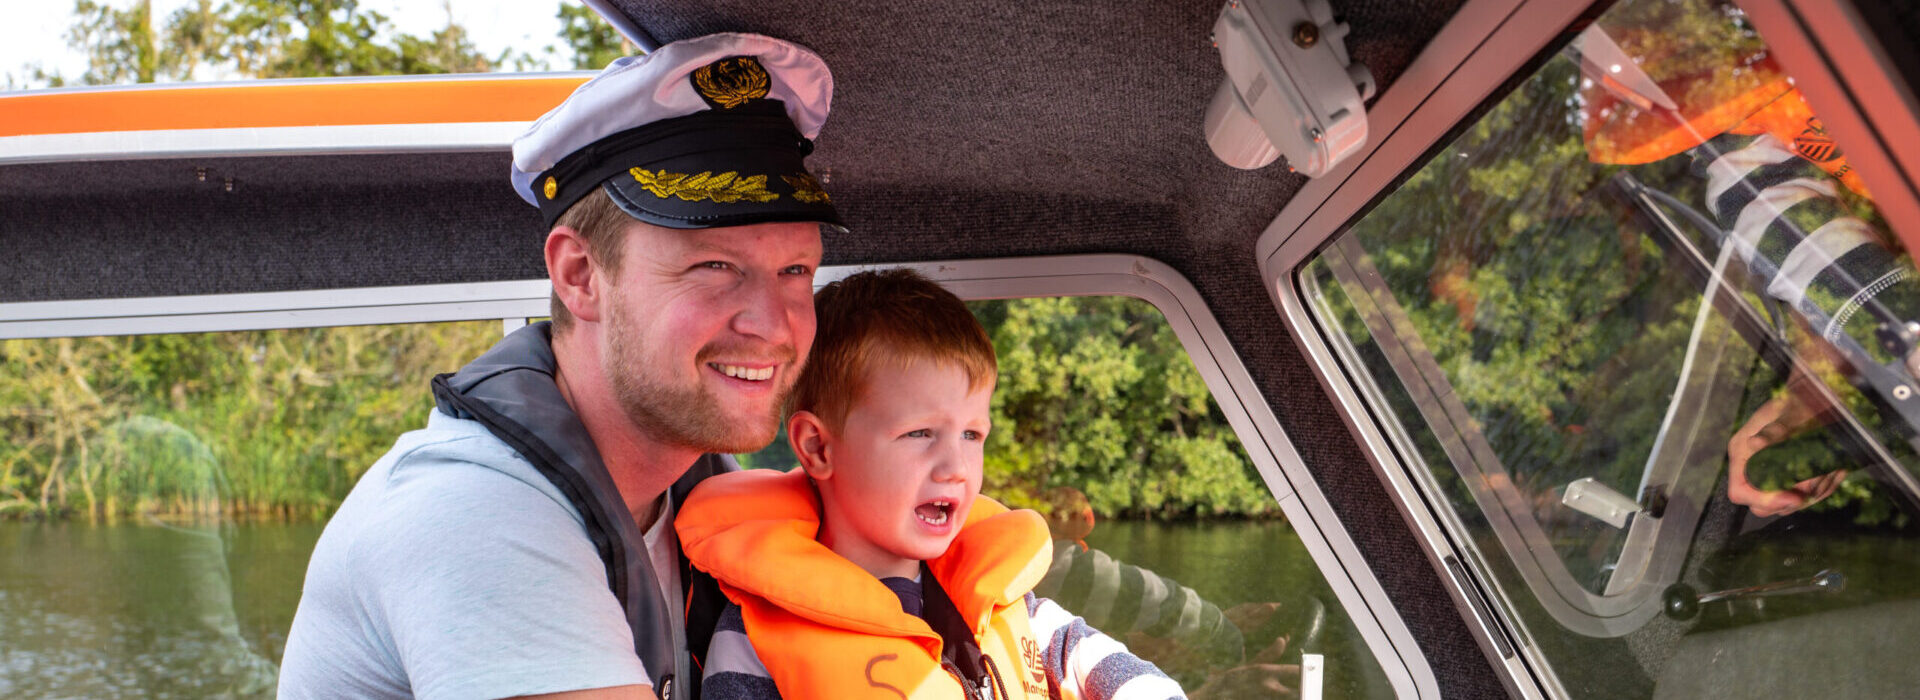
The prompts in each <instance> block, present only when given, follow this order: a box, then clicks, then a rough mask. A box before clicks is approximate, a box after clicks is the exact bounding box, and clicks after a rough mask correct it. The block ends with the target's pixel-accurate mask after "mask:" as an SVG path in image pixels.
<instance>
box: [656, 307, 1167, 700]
mask: <svg viewBox="0 0 1920 700" xmlns="http://www.w3.org/2000/svg"><path fill="white" fill-rule="evenodd" d="M814 307H815V310H816V314H817V316H818V319H819V331H818V334H817V335H816V339H815V341H814V346H813V352H812V357H811V359H810V360H809V361H808V363H807V366H806V368H805V369H804V370H802V372H801V375H800V379H799V381H798V383H797V384H796V385H795V387H794V396H793V403H792V408H793V412H792V415H791V416H790V417H789V418H788V419H787V439H788V440H789V441H790V443H791V444H792V446H793V451H794V454H795V455H797V456H798V457H799V460H800V466H801V468H800V469H796V470H794V471H792V472H788V473H784V474H783V473H780V472H774V471H747V472H739V473H733V474H725V475H721V476H718V477H713V478H710V479H708V480H707V481H706V482H704V483H702V484H701V485H700V487H699V488H697V489H695V490H694V491H693V493H692V495H691V496H689V497H688V499H687V502H686V503H685V505H684V506H683V507H682V510H681V512H680V515H679V517H678V518H677V519H676V521H675V527H676V528H677V530H678V533H679V536H680V542H681V547H682V550H683V551H684V552H685V553H686V556H687V558H688V560H689V561H691V562H692V563H693V565H694V566H696V567H699V568H700V569H702V570H704V571H707V572H708V573H711V574H712V575H713V576H714V578H715V579H717V580H718V581H719V582H720V586H721V589H722V590H723V591H725V592H726V594H727V597H728V598H729V599H730V600H731V601H733V604H732V605H729V606H728V608H727V610H726V611H725V612H724V613H722V615H721V618H720V624H719V628H718V629H717V630H716V631H715V633H714V636H713V641H712V644H711V646H710V647H709V651H708V654H707V657H706V662H705V666H704V676H705V680H704V681H703V689H702V693H703V695H704V696H705V697H706V698H708V699H710V700H711V699H714V698H721V699H732V698H777V697H782V696H784V697H789V698H887V699H894V698H913V699H916V700H918V699H919V698H962V697H964V698H1021V697H1032V698H1048V697H1068V698H1074V697H1078V698H1098V699H1103V700H1104V699H1106V698H1153V699H1154V700H1162V699H1164V698H1180V697H1184V695H1183V694H1182V693H1181V691H1180V688H1179V686H1178V685H1176V684H1175V683H1174V682H1173V680H1172V679H1170V678H1168V677H1167V676H1166V675H1165V674H1162V673H1160V671H1159V669H1157V668H1155V667H1154V666H1153V665H1152V664H1149V663H1147V662H1145V661H1142V660H1140V659H1139V658H1136V657H1134V656H1132V655H1130V654H1128V653H1127V651H1126V648H1125V647H1124V646H1122V645H1121V644H1120V643H1119V642H1117V641H1114V640H1113V639H1110V638H1108V637H1106V636H1105V635H1102V634H1100V633H1098V632H1095V631H1094V630H1092V629H1091V628H1089V627H1087V626H1086V624H1085V623H1084V622H1081V621H1080V619H1079V618H1076V617H1073V616H1072V615H1070V614H1068V613H1067V612H1066V611H1064V610H1062V609H1061V608H1060V607H1059V606H1058V605H1055V604H1054V603H1052V602H1051V601H1047V600H1042V599H1039V598H1036V597H1034V596H1033V594H1032V593H1030V591H1031V589H1032V588H1033V587H1034V585H1035V584H1037V583H1038V582H1039V581H1040V579H1041V577H1042V576H1044V575H1045V574H1046V572H1047V566H1048V564H1049V563H1050V562H1051V560H1052V546H1051V543H1050V540H1049V537H1048V534H1047V527H1046V522H1045V520H1043V519H1042V518H1041V517H1040V515H1039V514H1038V513H1035V512H1033V511H1030V510H1019V511H1010V510H1008V509H1007V508H1006V507H1005V506H1002V505H1000V504H999V503H995V502H994V501H992V500H991V499H985V498H978V496H979V493H980V479H981V470H982V464H981V461H982V455H983V451H982V448H983V446H984V444H985V442H986V437H987V431H988V430H989V428H990V427H991V426H990V425H989V423H990V418H989V406H990V404H991V401H992V397H993V385H994V380H995V378H996V376H997V374H998V368H997V363H996V362H995V360H994V355H993V345H992V343H991V342H990V341H989V340H988V339H987V335H986V332H985V331H984V330H983V329H982V328H981V327H980V323H979V321H978V320H976V319H975V318H974V317H973V314H972V313H971V312H969V311H968V310H967V307H966V305H965V304H963V303H961V301H960V299H959V298H958V297H955V296H954V295H953V294H952V293H950V292H948V291H946V290H945V289H943V288H941V287H940V286H939V285H937V284H934V283H933V282H932V281H930V280H928V279H926V278H925V277H922V276H920V275H919V274H918V273H915V272H913V271H911V270H906V269H895V270H887V271H882V272H864V273H860V274H856V275H853V276H851V277H848V278H847V279H845V280H842V281H839V282H835V283H833V284H829V285H827V287H826V288H825V289H822V290H820V293H819V294H818V295H816V296H815V298H814Z"/></svg>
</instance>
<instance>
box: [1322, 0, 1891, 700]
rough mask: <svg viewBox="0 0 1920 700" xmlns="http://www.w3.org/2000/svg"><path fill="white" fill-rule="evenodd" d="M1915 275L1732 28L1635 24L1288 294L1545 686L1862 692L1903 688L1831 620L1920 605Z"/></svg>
mask: <svg viewBox="0 0 1920 700" xmlns="http://www.w3.org/2000/svg"><path fill="white" fill-rule="evenodd" d="M1913 273H1914V269H1913V264H1912V261H1911V260H1910V259H1909V257H1908V256H1907V254H1906V252H1905V250H1904V248H1903V247H1902V246H1901V245H1900V244H1899V242H1898V241H1897V240H1896V239H1895V238H1894V237H1893V236H1892V235H1891V234H1890V233H1889V231H1888V230H1887V228H1886V226H1885V223H1884V221H1883V220H1882V219H1881V217H1880V215H1879V214H1878V212H1877V211H1876V210H1875V209H1874V207H1873V203H1872V200H1871V198H1870V196H1869V194H1868V192H1867V189H1866V188H1865V186H1864V185H1863V183H1861V182H1860V181H1859V178H1858V176H1857V174H1856V173H1854V172H1852V170H1851V168H1850V167H1848V165H1847V163H1846V156H1845V154H1844V153H1842V152H1840V151H1839V150H1838V148H1837V147H1836V146H1835V145H1834V143H1833V141H1832V139H1831V138H1830V137H1829V136H1828V135H1827V133H1826V131H1825V130H1824V128H1823V126H1822V124H1821V122H1820V120H1819V119H1818V118H1817V117H1816V116H1815V115H1814V114H1813V112H1812V111H1811V109H1810V108H1808V106H1807V104H1806V102H1805V101H1804V100H1803V99H1801V97H1800V94H1799V92H1798V90H1797V89H1796V88H1795V87H1794V85H1793V83H1792V81H1791V80H1789V79H1788V78H1787V76H1786V75H1785V74H1784V73H1783V72H1782V71H1781V70H1780V69H1779V67H1778V65H1777V64H1776V63H1775V61H1774V60H1773V58H1772V57H1771V56H1770V55H1769V53H1768V50H1767V47H1766V44H1765V42H1764V41H1763V40H1762V39H1761V37H1759V35H1758V34H1757V33H1756V32H1755V31H1754V30H1753V28H1752V27H1751V26H1750V25H1749V24H1748V22H1747V20H1746V18H1745V17H1744V16H1743V15H1742V13H1741V12H1740V11H1739V10H1738V9H1737V8H1736V7H1734V6H1733V5H1732V4H1730V3H1726V2H1717V1H1714V0H1682V1H1679V2H1670V1H1667V0H1628V1H1626V2H1621V3H1619V4H1617V5H1615V6H1614V7H1612V8H1611V9H1609V10H1608V11H1607V12H1606V13H1605V14H1604V15H1602V16H1601V17H1600V18H1599V20H1598V21H1597V22H1596V23H1595V25H1594V26H1593V27H1592V28H1590V29H1588V30H1586V31H1585V32H1583V33H1582V34H1580V35H1579V36H1578V37H1577V38H1575V39H1574V40H1573V42H1572V44H1571V45H1570V46H1568V47H1567V48H1566V50H1564V51H1563V52H1561V53H1560V54H1558V55H1556V56H1555V57H1553V58H1552V59H1551V60H1549V61H1547V62H1546V63H1545V64H1544V65H1542V66H1541V67H1540V68H1539V70H1538V72H1537V73H1536V74H1535V75H1534V76H1532V78H1530V79H1529V80H1527V81H1526V82H1524V83H1522V84H1521V85H1520V86H1519V87H1518V88H1516V89H1515V90H1514V91H1513V93H1512V94H1510V95H1508V96H1507V97H1505V98H1504V99H1502V100H1501V101H1500V102H1498V103H1496V104H1494V105H1493V106H1492V107H1491V109H1490V110H1489V111H1487V112H1486V113H1485V114H1484V115H1483V116H1482V117H1480V118H1479V120H1478V121H1477V122H1475V123H1474V124H1472V125H1471V126H1470V127H1468V128H1467V129H1466V130H1465V131H1464V132H1463V133H1461V134H1460V135H1459V136H1458V137H1456V138H1455V139H1454V141H1453V142H1452V143H1450V144H1448V145H1447V146H1446V147H1444V148H1442V149H1440V150H1439V151H1438V152H1437V153H1436V154H1435V155H1434V156H1433V157H1432V160H1430V161H1428V162H1427V163H1426V164H1425V165H1424V166H1423V167H1422V168H1421V169H1420V170H1419V171H1417V172H1416V173H1415V174H1414V175H1413V176H1412V177H1410V178H1409V179H1408V180H1407V181H1406V182H1405V183H1403V184H1401V185H1400V186H1399V188H1398V189H1397V190H1396V191H1394V192H1393V193H1392V194H1391V195H1389V196H1387V197H1386V198H1384V199H1383V200H1381V202H1380V203H1379V204H1378V205H1377V206H1376V207H1375V208H1374V209H1373V210H1372V211H1371V212H1369V213H1367V214H1366V215H1364V216H1363V217H1362V218H1361V219H1360V220H1358V221H1357V222H1355V224H1354V225H1353V227H1352V228H1351V229H1350V230H1349V231H1347V232H1346V233H1344V234H1342V235H1341V236H1340V237H1338V238H1337V239H1335V241H1333V242H1332V243H1331V244H1330V245H1329V246H1328V247H1327V248H1326V249H1324V250H1323V251H1322V252H1321V253H1320V254H1319V255H1318V256H1317V257H1316V258H1314V259H1313V260H1311V261H1310V262H1309V263H1308V264H1307V265H1306V266H1305V267H1303V268H1302V270H1301V271H1300V276H1299V282H1300V284H1301V286H1302V289H1304V290H1306V293H1307V295H1308V297H1309V301H1310V303H1311V304H1312V306H1313V308H1314V311H1315V313H1316V315H1317V317H1318V318H1319V319H1320V321H1321V322H1322V324H1323V327H1324V330H1325V333H1326V336H1327V338H1328V339H1329V341H1330V342H1331V343H1332V344H1333V345H1334V347H1335V351H1336V353H1337V354H1339V355H1340V356H1341V358H1342V361H1343V362H1344V363H1347V364H1348V365H1349V366H1350V367H1351V368H1352V369H1353V370H1354V372H1353V374H1352V376H1354V377H1355V378H1356V379H1357V380H1359V381H1360V382H1361V384H1362V386H1361V389H1362V392H1363V394H1364V395H1365V396H1366V397H1367V399H1368V400H1369V401H1370V402H1372V403H1374V404H1375V416H1377V417H1378V418H1379V420H1381V421H1382V424H1383V427H1384V428H1385V430H1386V432H1387V434H1388V435H1389V437H1390V439H1392V440H1394V441H1395V442H1396V443H1398V449H1399V452H1400V453H1401V456H1402V457H1403V458H1404V459H1406V460H1407V461H1408V462H1410V463H1411V464H1412V466H1413V467H1414V468H1415V473H1416V476H1417V477H1419V478H1420V479H1421V481H1422V484H1423V486H1424V487H1425V488H1427V489H1428V490H1429V491H1430V493H1431V496H1432V501H1431V502H1432V503H1434V504H1435V505H1436V506H1438V507H1440V509H1441V510H1442V512H1441V513H1440V515H1441V516H1442V518H1443V520H1445V521H1447V522H1448V523H1449V524H1450V526H1451V527H1454V528H1456V529H1458V530H1461V531H1463V532H1464V533H1465V534H1466V535H1467V536H1466V537H1465V538H1464V542H1465V545H1466V546H1467V547H1468V549H1469V550H1471V551H1472V552H1473V554H1474V557H1473V558H1474V559H1475V562H1474V563H1475V564H1476V566H1478V567H1479V568H1480V569H1481V570H1482V572H1483V574H1484V575H1485V577H1486V578H1488V579H1489V580H1490V581H1491V582H1492V583H1493V585H1494V586H1495V588H1496V589H1497V592H1498V593H1499V594H1500V598H1501V602H1502V603H1503V605H1504V609H1506V610H1507V611H1509V612H1510V613H1512V614H1513V615H1516V616H1517V618H1518V619H1517V620H1516V622H1517V623H1518V626H1519V629H1520V632H1521V633H1522V635H1523V636H1524V637H1526V638H1527V639H1528V641H1529V643H1530V645H1531V646H1533V647H1534V648H1535V651H1536V653H1538V654H1541V655H1543V656H1544V660H1545V662H1546V663H1547V664H1548V665H1549V666H1550V668H1549V669H1548V673H1549V675H1550V676H1552V677H1553V680H1552V682H1556V683H1559V684H1562V685H1563V686H1564V689H1565V690H1567V691H1569V692H1570V693H1571V694H1573V695H1576V696H1591V697H1613V696H1618V695H1629V696H1644V695H1650V694H1655V693H1658V694H1663V695H1664V694H1668V693H1674V694H1676V695H1679V696H1694V695H1700V694H1708V695H1722V696H1728V697H1736V696H1737V697H1748V696H1754V695H1758V694H1760V693H1761V692H1762V691H1767V692H1769V693H1779V692H1785V691H1787V690H1788V688H1787V687H1783V686H1781V685H1779V683H1780V681H1779V679H1778V677H1777V674H1774V675H1769V674H1766V673H1761V671H1762V670H1764V669H1772V668H1776V667H1779V666H1781V665H1784V664H1790V663H1796V661H1795V660H1796V659H1798V660H1802V661H1803V660H1804V659H1805V658H1808V657H1807V656H1806V655H1808V654H1819V655H1821V657H1820V658H1823V659H1832V660H1833V663H1831V664H1824V665H1823V664H1811V665H1813V666H1821V668H1818V669H1816V670H1813V671H1810V672H1808V673H1805V674H1799V676H1797V678H1796V679H1795V680H1793V681H1791V682H1790V683H1789V685H1790V686H1791V685H1792V683H1807V684H1810V685H1808V686H1807V687H1809V688H1817V692H1820V693H1821V694H1829V693H1833V692H1836V691H1838V692H1839V693H1840V694H1844V695H1856V696H1859V695H1874V694H1877V692H1878V691H1877V689H1882V688H1890V687H1895V686H1896V685H1897V682H1905V681H1906V679H1907V677H1906V676H1905V675H1904V674H1905V673H1906V672H1904V671H1902V672H1899V673H1898V674H1895V673H1893V672H1891V671H1889V670H1888V669H1890V668H1893V667H1895V666H1897V667H1900V668H1905V667H1907V666H1908V664H1906V663H1905V662H1904V661H1900V662H1897V663H1896V662H1893V661H1890V660H1888V659H1884V658H1882V657H1883V656H1884V655H1885V654H1887V653H1888V652H1884V651H1879V652H1876V651H1873V650H1872V649H1869V648H1868V645H1864V644H1862V643H1861V642H1860V640H1859V635H1849V634H1846V633H1844V632H1841V631H1840V630H1843V629H1847V628H1849V627H1852V626H1856V625H1859V624H1862V621H1866V620H1903V619H1906V618H1905V617H1904V615H1909V614H1912V613H1913V612H1914V610H1910V609H1909V608H1910V607H1911V606H1908V605H1906V604H1905V602H1906V601H1909V600H1910V599H1912V598H1913V597H1915V593H1920V587H1916V586H1914V585H1913V584H1912V583H1911V582H1912V581H1913V580H1914V575H1915V574H1920V549H1915V548H1914V547H1913V544H1914V539H1915V536H1916V531H1915V528H1913V527H1911V514H1912V513H1913V512H1914V509H1915V507H1916V504H1920V489H1916V483H1917V482H1916V480H1915V470H1916V469H1920V457H1916V451H1915V447H1914V446H1915V444H1916V438H1915V436H1916V435H1920V431H1917V430H1916V428H1920V411H1916V409H1917V408H1920V401H1916V400H1913V392H1914V384H1913V382H1914V375H1913V371H1912V369H1911V368H1912V367H1913V366H1915V365H1920V353H1916V352H1915V350H1914V348H1915V340H1916V332H1920V323H1916V321H1920V281H1916V279H1915V276H1914V274H1913ZM1809 503H1810V505H1807V504H1809ZM1793 505H1803V506H1804V507H1803V508H1791V507H1789V506H1793ZM1749 506H1752V508H1749ZM1788 511H1790V512H1788ZM1842 581H1844V585H1841V582H1842ZM1753 587H1762V588H1760V590H1741V589H1750V588H1753ZM1727 591H1739V592H1737V593H1725V592H1727ZM1916 622H1920V620H1916ZM1894 628H1895V629H1896V630H1898V631H1895V632H1892V634H1893V635H1894V637H1893V638H1897V639H1909V640H1911V639H1920V632H1916V631H1913V630H1920V625H1907V626H1906V627H1904V628H1900V627H1898V626H1897V625H1896V626H1894ZM1809 630H1815V631H1816V633H1809ZM1819 630H1825V631H1823V632H1822V631H1819ZM1796 635H1799V636H1798V637H1796ZM1836 638H1839V639H1836ZM1887 641H1890V639H1888V638H1881V639H1879V640H1878V642H1877V643H1880V644H1884V643H1885V642H1887ZM1727 644H1736V645H1740V648H1742V649H1746V650H1747V653H1745V654H1744V655H1741V656H1733V657H1724V658H1720V659H1719V660H1717V661H1712V662H1710V659H1712V658H1713V657H1712V655H1711V653H1710V650H1711V649H1713V648H1715V646H1716V645H1720V648H1723V649H1724V648H1725V646H1724V645H1727ZM1896 646H1897V645H1896ZM1802 665H1803V666H1804V665H1806V664H1802ZM1863 670H1871V672H1865V673H1863V672H1862V671H1863ZM1762 679H1771V680H1762ZM1895 681H1897V682H1895ZM1769 683H1771V684H1772V685H1769ZM1819 683H1829V684H1830V685H1825V686H1822V685H1818V684H1819ZM1792 687H1798V686H1792ZM1902 687H1910V686H1902ZM1893 692H1896V693H1897V692H1900V691H1893ZM1789 694H1791V693H1789Z"/></svg>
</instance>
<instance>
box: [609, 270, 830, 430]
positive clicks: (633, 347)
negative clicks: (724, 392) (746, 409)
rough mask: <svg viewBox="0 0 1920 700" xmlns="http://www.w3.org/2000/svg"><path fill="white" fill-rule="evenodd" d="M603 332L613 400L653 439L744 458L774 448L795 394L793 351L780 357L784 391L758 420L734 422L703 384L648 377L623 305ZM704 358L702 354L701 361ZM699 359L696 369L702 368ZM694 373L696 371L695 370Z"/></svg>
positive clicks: (696, 370) (789, 349) (779, 374)
mask: <svg viewBox="0 0 1920 700" xmlns="http://www.w3.org/2000/svg"><path fill="white" fill-rule="evenodd" d="M614 309H615V310H614V312H613V313H612V314H611V315H610V318H609V320H608V324H607V332H608V334H609V335H610V336H611V341H610V347H609V349H608V350H609V357H608V358H607V359H608V362H607V366H608V370H609V372H610V374H611V379H612V382H613V396H614V399H615V400H616V401H618V402H619V403H620V409H621V411H622V412H624V413H626V415H627V420H629V421H632V422H633V424H634V426H635V427H638V428H639V429H640V430H641V431H642V432H644V433H646V434H647V436H648V437H649V438H651V439H654V440H658V441H661V442H665V443H668V444H673V445H679V446H682V447H689V448H693V449H697V450H700V451H702V452H718V453H729V454H745V453H749V452H756V451H759V450H760V449H761V448H764V447H766V446H767V445H769V444H771V443H772V442H773V438H774V436H775V435H776V434H778V433H779V429H780V413H781V408H782V407H783V406H784V405H785V404H786V400H787V394H788V393H789V392H791V391H792V390H793V380H792V378H791V376H790V372H789V371H784V370H788V369H790V367H791V366H792V358H793V354H794V353H793V349H792V348H790V347H788V348H782V349H781V350H780V352H779V354H780V356H781V359H782V361H783V362H785V363H786V364H787V366H786V367H782V368H781V369H782V370H783V371H780V372H778V373H777V374H778V376H779V379H778V380H777V381H780V382H781V383H782V384H783V386H781V387H780V388H779V393H778V395H777V396H776V397H775V399H774V401H773V402H772V404H771V406H770V407H769V408H768V411H767V413H766V415H765V416H764V417H763V418H762V419H761V420H753V419H752V418H751V417H747V418H745V419H738V420H736V419H734V418H732V417H729V416H727V415H726V414H725V413H724V412H722V411H721V409H720V402H719V398H718V397H716V396H714V395H713V393H712V391H710V390H709V389H708V388H707V386H706V384H705V383H704V382H701V381H699V377H697V376H696V377H695V378H694V381H691V382H685V383H676V382H674V381H672V380H673V379H674V378H673V377H656V376H652V375H650V374H649V373H648V368H647V367H646V364H647V363H646V361H645V359H644V358H643V357H642V356H643V355H644V352H643V350H642V348H641V347H640V345H642V342H643V341H641V340H640V339H639V338H638V337H636V336H635V335H634V334H633V333H632V332H631V331H632V327H633V324H632V323H631V321H629V320H628V318H627V315H626V311H625V307H624V305H622V304H620V303H619V302H617V301H616V302H615V303H614ZM705 354H706V352H705V351H702V355H705ZM705 363H706V362H705V358H704V357H702V358H700V362H698V363H697V364H698V365H704V364H705ZM694 371H695V372H696V373H697V372H699V371H700V370H699V369H697V368H696V369H695V370H694Z"/></svg>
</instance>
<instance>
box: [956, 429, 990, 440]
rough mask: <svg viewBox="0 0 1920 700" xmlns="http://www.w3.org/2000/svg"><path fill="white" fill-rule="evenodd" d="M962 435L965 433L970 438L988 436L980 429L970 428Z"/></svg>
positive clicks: (984, 437)
mask: <svg viewBox="0 0 1920 700" xmlns="http://www.w3.org/2000/svg"><path fill="white" fill-rule="evenodd" d="M962 435H965V436H966V438H967V439H968V440H984V439H986V437H987V436H986V434H985V433H982V432H980V431H978V430H969V431H966V432H965V433H962Z"/></svg>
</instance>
